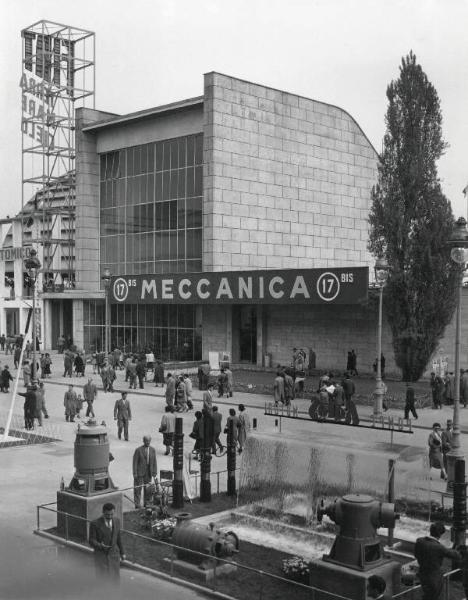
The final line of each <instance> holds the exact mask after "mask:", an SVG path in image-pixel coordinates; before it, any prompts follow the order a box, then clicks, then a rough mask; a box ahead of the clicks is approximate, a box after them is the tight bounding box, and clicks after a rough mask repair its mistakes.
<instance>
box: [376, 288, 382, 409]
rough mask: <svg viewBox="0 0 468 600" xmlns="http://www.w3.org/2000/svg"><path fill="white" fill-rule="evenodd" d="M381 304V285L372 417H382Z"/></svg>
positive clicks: (380, 290) (380, 289)
mask: <svg viewBox="0 0 468 600" xmlns="http://www.w3.org/2000/svg"><path fill="white" fill-rule="evenodd" d="M382 304H383V285H380V286H379V321H378V330H377V372H376V375H375V392H374V415H375V416H376V417H380V416H381V415H382V406H383V387H382V364H381V358H382Z"/></svg>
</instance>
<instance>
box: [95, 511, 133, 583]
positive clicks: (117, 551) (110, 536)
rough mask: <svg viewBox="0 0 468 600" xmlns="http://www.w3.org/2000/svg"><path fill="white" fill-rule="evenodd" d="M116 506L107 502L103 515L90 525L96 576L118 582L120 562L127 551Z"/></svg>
mask: <svg viewBox="0 0 468 600" xmlns="http://www.w3.org/2000/svg"><path fill="white" fill-rule="evenodd" d="M114 510H115V506H114V505H113V504H112V503H110V502H107V503H106V504H104V506H103V507H102V516H101V517H99V518H98V519H96V520H95V521H92V522H91V524H90V526H89V545H90V546H91V547H92V548H93V549H94V566H95V568H96V576H97V577H98V578H104V579H105V580H108V581H112V582H114V583H118V582H119V580H120V563H121V561H123V560H125V553H124V549H123V545H122V540H121V537H120V521H119V519H117V518H116V517H114Z"/></svg>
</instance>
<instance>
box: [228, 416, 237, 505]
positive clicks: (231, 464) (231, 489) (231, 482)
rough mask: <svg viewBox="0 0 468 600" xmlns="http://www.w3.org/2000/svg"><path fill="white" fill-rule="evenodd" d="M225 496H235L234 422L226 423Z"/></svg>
mask: <svg viewBox="0 0 468 600" xmlns="http://www.w3.org/2000/svg"><path fill="white" fill-rule="evenodd" d="M226 444H227V472H228V474H227V495H228V496H235V495H236V440H235V437H234V421H233V420H232V419H231V420H229V421H228V433H227V440H226Z"/></svg>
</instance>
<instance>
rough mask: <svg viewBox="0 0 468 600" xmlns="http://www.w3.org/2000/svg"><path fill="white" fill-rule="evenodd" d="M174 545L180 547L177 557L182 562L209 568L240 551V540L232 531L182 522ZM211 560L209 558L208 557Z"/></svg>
mask: <svg viewBox="0 0 468 600" xmlns="http://www.w3.org/2000/svg"><path fill="white" fill-rule="evenodd" d="M172 543H173V544H174V545H175V546H178V548H177V549H176V550H177V557H178V558H179V559H180V560H183V561H186V562H189V563H192V564H195V565H198V566H199V568H201V569H204V568H209V567H211V566H212V563H213V560H216V559H218V558H223V559H226V558H229V557H230V556H232V555H233V554H236V553H237V552H238V551H239V538H238V537H237V535H236V534H235V533H233V532H232V531H228V532H226V533H224V532H221V531H219V530H216V529H214V526H213V524H211V525H210V526H209V527H206V526H204V525H199V524H197V523H192V522H190V521H187V520H180V521H179V522H178V524H177V526H176V527H175V529H174V532H173V534H172ZM206 555H208V557H209V558H207V556H206Z"/></svg>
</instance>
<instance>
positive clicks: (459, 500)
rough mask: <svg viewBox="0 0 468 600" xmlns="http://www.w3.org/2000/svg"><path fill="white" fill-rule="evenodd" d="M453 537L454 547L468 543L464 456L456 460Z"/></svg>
mask: <svg viewBox="0 0 468 600" xmlns="http://www.w3.org/2000/svg"><path fill="white" fill-rule="evenodd" d="M451 539H452V542H453V545H454V547H458V546H461V545H463V546H464V545H465V543H466V483H465V461H464V459H463V458H457V459H456V460H455V479H454V482H453V520H452V529H451Z"/></svg>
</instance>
